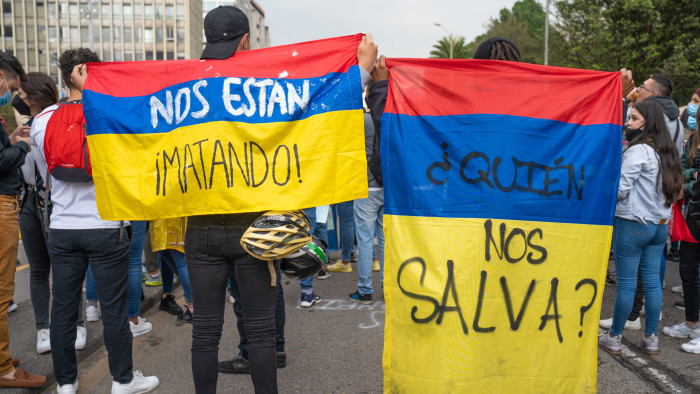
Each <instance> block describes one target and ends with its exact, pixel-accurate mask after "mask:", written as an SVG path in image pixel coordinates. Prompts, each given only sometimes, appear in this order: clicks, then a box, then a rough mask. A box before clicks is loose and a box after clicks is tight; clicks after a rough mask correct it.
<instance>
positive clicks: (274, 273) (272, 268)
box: [267, 260, 277, 287]
mask: <svg viewBox="0 0 700 394" xmlns="http://www.w3.org/2000/svg"><path fill="white" fill-rule="evenodd" d="M267 268H269V269H270V286H272V287H275V286H277V270H275V262H274V261H272V260H270V261H268V262H267Z"/></svg>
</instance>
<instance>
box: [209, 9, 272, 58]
mask: <svg viewBox="0 0 700 394" xmlns="http://www.w3.org/2000/svg"><path fill="white" fill-rule="evenodd" d="M220 5H233V6H236V7H238V8H240V9H241V10H242V11H243V13H245V14H246V15H247V16H248V23H249V24H250V49H258V48H267V47H269V46H270V29H269V28H268V27H267V26H266V25H265V11H263V9H262V7H260V5H259V4H258V3H257V2H256V1H255V0H228V1H204V3H203V6H202V12H203V13H202V15H203V16H206V14H207V12H209V11H211V10H213V9H214V8H216V7H218V6H220ZM206 41H207V40H206V38H205V37H204V34H202V42H203V43H204V42H206Z"/></svg>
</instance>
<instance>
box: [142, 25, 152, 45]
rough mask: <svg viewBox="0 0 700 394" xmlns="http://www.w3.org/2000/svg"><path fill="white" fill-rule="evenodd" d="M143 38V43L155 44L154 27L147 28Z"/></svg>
mask: <svg viewBox="0 0 700 394" xmlns="http://www.w3.org/2000/svg"><path fill="white" fill-rule="evenodd" d="M143 38H144V40H143V42H145V43H146V44H152V43H153V28H152V27H147V28H146V29H144V33H143Z"/></svg>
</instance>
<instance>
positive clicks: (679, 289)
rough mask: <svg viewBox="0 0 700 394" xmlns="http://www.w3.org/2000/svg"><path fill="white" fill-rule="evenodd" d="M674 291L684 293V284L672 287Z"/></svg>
mask: <svg viewBox="0 0 700 394" xmlns="http://www.w3.org/2000/svg"><path fill="white" fill-rule="evenodd" d="M671 292H672V293H677V294H683V285H681V286H673V287H671Z"/></svg>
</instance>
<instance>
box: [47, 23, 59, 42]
mask: <svg viewBox="0 0 700 394" xmlns="http://www.w3.org/2000/svg"><path fill="white" fill-rule="evenodd" d="M56 41H58V40H57V31H56V26H49V42H56Z"/></svg>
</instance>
